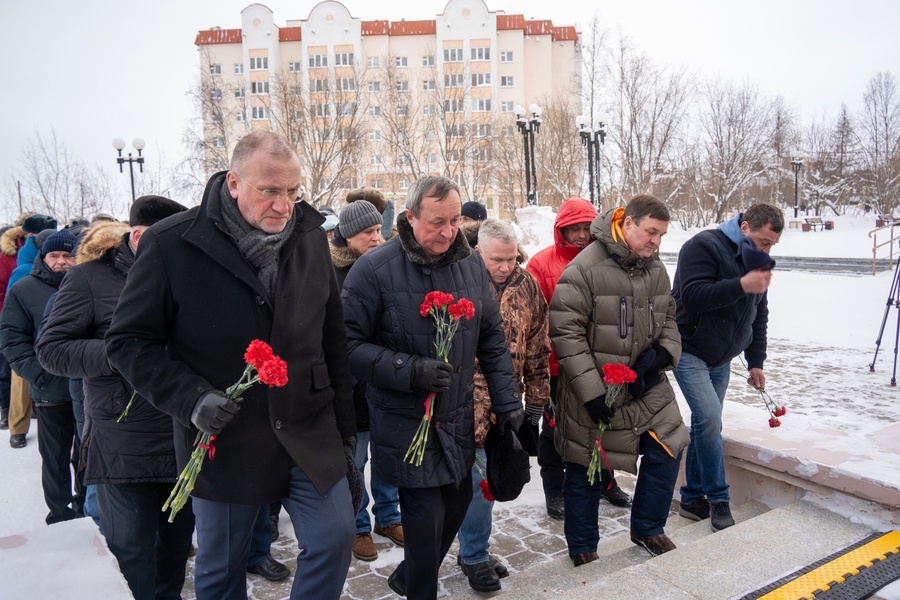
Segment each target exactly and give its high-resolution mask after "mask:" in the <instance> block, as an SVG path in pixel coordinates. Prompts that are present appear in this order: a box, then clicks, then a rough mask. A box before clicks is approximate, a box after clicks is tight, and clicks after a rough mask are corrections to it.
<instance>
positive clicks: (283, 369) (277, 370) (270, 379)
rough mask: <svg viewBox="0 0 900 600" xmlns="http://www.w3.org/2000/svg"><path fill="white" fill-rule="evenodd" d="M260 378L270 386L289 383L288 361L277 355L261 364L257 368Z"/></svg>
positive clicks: (280, 385)
mask: <svg viewBox="0 0 900 600" xmlns="http://www.w3.org/2000/svg"><path fill="white" fill-rule="evenodd" d="M257 372H258V373H259V380H260V381H262V382H263V383H264V384H266V385H267V386H269V387H282V386H284V385H286V384H287V382H288V376H287V363H286V362H284V361H283V360H282V359H280V358H278V357H277V356H273V357H272V359H271V360H269V361H267V362H265V363H263V364H261V365H260V366H259V367H258V368H257Z"/></svg>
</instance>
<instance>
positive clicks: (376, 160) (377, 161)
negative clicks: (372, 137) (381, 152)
mask: <svg viewBox="0 0 900 600" xmlns="http://www.w3.org/2000/svg"><path fill="white" fill-rule="evenodd" d="M369 164H371V165H372V166H373V167H379V166H381V164H382V163H381V157H380V156H378V155H377V154H373V155H372V158H370V159H369Z"/></svg>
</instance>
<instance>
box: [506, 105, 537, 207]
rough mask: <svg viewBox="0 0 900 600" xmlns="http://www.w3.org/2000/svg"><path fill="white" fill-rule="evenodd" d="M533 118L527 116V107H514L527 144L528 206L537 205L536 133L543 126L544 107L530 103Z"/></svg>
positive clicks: (529, 108) (518, 124) (526, 180)
mask: <svg viewBox="0 0 900 600" xmlns="http://www.w3.org/2000/svg"><path fill="white" fill-rule="evenodd" d="M528 110H529V111H531V118H530V119H528V118H527V113H526V112H525V108H524V107H523V106H520V105H518V104H517V105H516V106H515V107H513V112H514V113H515V115H516V125H517V126H518V128H519V131H520V132H522V138H523V141H524V144H525V189H526V196H527V198H528V206H537V203H538V202H537V167H536V166H535V163H534V134H536V133H537V132H538V130H539V129H540V128H541V113H542V112H543V109H541V107H540V106H538V105H537V104H530V105H529V106H528Z"/></svg>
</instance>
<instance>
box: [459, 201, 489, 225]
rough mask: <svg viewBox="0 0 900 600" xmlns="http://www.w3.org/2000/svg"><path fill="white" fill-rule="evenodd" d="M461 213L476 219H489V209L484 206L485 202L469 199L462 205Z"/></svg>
mask: <svg viewBox="0 0 900 600" xmlns="http://www.w3.org/2000/svg"><path fill="white" fill-rule="evenodd" d="M461 214H462V216H464V217H469V218H470V219H474V220H475V221H484V220H485V219H487V209H486V208H485V207H484V204H482V203H480V202H475V201H474V200H469V201H468V202H466V203H465V204H463V205H462V212H461Z"/></svg>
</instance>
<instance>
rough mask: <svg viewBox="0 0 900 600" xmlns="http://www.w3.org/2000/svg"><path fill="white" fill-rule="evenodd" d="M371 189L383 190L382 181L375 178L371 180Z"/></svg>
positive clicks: (379, 178)
mask: <svg viewBox="0 0 900 600" xmlns="http://www.w3.org/2000/svg"><path fill="white" fill-rule="evenodd" d="M372 187H373V188H375V189H376V190H380V189H383V188H384V179H382V178H381V177H376V178H375V179H373V180H372Z"/></svg>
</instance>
